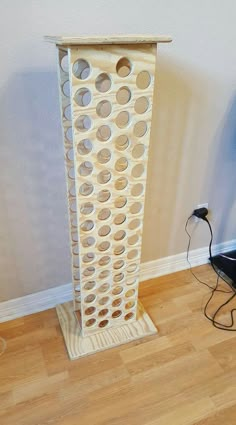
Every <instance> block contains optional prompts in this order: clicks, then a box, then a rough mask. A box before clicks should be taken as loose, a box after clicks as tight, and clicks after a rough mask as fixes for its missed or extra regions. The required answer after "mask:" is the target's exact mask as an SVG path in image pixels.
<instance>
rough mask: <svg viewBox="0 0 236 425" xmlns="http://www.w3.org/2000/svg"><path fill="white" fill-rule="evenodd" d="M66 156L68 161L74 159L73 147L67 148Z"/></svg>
mask: <svg viewBox="0 0 236 425" xmlns="http://www.w3.org/2000/svg"><path fill="white" fill-rule="evenodd" d="M66 156H67V158H68V159H69V161H73V160H74V149H73V148H71V149H69V150H68V151H67V154H66Z"/></svg>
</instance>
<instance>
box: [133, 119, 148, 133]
mask: <svg viewBox="0 0 236 425" xmlns="http://www.w3.org/2000/svg"><path fill="white" fill-rule="evenodd" d="M146 132H147V124H146V122H145V121H138V122H136V124H135V125H134V135H135V136H136V137H143V136H144V134H145V133H146Z"/></svg>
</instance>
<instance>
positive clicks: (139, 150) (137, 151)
mask: <svg viewBox="0 0 236 425" xmlns="http://www.w3.org/2000/svg"><path fill="white" fill-rule="evenodd" d="M144 152H145V146H144V145H143V144H141V143H139V144H137V145H135V146H134V148H133V150H132V156H133V158H135V159H138V158H141V156H143V154H144Z"/></svg>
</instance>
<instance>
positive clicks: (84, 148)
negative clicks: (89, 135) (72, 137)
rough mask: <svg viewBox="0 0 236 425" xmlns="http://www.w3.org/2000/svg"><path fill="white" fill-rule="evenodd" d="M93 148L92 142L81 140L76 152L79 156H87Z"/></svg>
mask: <svg viewBox="0 0 236 425" xmlns="http://www.w3.org/2000/svg"><path fill="white" fill-rule="evenodd" d="M92 148H93V145H92V142H91V141H90V140H89V139H83V140H81V141H80V142H79V144H78V146H77V151H78V153H79V154H80V155H88V153H90V152H91V150H92Z"/></svg>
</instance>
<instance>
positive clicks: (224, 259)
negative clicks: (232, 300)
mask: <svg viewBox="0 0 236 425" xmlns="http://www.w3.org/2000/svg"><path fill="white" fill-rule="evenodd" d="M212 262H213V264H214V265H215V266H216V267H217V268H218V269H219V270H221V271H222V272H223V273H224V274H225V275H226V276H228V277H229V278H230V279H231V280H232V281H233V282H232V286H233V287H234V288H236V250H234V251H229V252H224V253H221V254H218V255H215V256H214V257H212Z"/></svg>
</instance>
